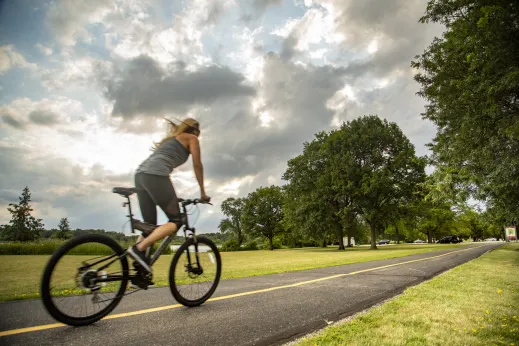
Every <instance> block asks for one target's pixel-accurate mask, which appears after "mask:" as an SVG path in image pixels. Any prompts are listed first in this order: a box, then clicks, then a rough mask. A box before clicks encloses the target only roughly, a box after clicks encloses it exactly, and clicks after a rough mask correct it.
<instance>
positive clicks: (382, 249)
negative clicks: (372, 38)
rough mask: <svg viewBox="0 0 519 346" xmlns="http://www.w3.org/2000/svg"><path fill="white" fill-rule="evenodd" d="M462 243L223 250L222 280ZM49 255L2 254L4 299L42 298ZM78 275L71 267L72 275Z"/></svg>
mask: <svg viewBox="0 0 519 346" xmlns="http://www.w3.org/2000/svg"><path fill="white" fill-rule="evenodd" d="M462 246H465V244H456V245H454V244H420V245H411V244H403V245H389V246H379V247H378V250H369V248H368V247H354V248H348V249H347V250H345V251H338V250H337V247H328V248H303V249H282V250H274V251H268V250H259V251H240V252H222V253H221V256H222V268H223V270H222V279H230V278H241V277H247V276H258V275H267V274H275V273H282V272H289V271H299V270H305V269H314V268H323V267H330V266H337V265H342V264H351V263H358V262H368V261H375V260H382V259H388V258H397V257H404V256H409V255H412V254H418V253H424V252H431V251H438V250H445V249H452V248H457V247H462ZM73 257H75V259H76V260H77V259H78V258H80V257H83V258H84V259H87V258H91V257H96V256H73ZM49 258H50V256H37V255H17V256H0V261H1V263H2V265H1V266H0V276H1V277H2V279H3V280H2V281H3V282H2V285H0V301H7V300H17V299H29V298H35V297H38V296H39V285H40V280H41V275H42V272H43V268H44V266H45V264H46V263H47V261H48V259H49ZM171 258H172V255H163V256H161V257H160V258H159V260H158V261H157V262H156V263H155V265H154V267H153V271H154V279H153V281H154V282H155V284H156V286H167V285H168V273H169V266H170V263H171ZM74 275H75V273H74V272H73V270H71V277H73V276H74Z"/></svg>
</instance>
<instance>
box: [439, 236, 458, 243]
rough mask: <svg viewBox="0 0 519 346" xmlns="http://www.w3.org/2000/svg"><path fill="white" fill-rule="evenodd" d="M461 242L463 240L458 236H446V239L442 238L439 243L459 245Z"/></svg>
mask: <svg viewBox="0 0 519 346" xmlns="http://www.w3.org/2000/svg"><path fill="white" fill-rule="evenodd" d="M461 241H462V240H461V239H460V237H458V236H457V235H448V236H445V237H443V238H441V239H440V240H438V241H437V243H440V244H457V243H461Z"/></svg>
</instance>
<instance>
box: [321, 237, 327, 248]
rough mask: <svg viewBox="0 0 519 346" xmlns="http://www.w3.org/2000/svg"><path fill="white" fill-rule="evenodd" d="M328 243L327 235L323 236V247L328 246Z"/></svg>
mask: <svg viewBox="0 0 519 346" xmlns="http://www.w3.org/2000/svg"><path fill="white" fill-rule="evenodd" d="M326 245H328V244H327V241H326V235H325V236H324V237H323V243H322V245H321V247H326Z"/></svg>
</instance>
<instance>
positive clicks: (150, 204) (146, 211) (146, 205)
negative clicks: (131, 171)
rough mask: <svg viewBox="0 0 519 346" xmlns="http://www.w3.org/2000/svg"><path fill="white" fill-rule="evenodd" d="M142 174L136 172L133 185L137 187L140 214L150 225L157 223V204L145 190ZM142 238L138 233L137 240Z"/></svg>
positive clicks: (139, 240)
mask: <svg viewBox="0 0 519 346" xmlns="http://www.w3.org/2000/svg"><path fill="white" fill-rule="evenodd" d="M142 180H143V175H142V173H137V174H136V175H135V187H136V188H138V189H139V191H138V192H137V199H138V200H139V208H140V209H141V215H142V219H143V221H144V222H147V223H150V224H152V225H156V224H157V206H156V205H155V202H154V201H153V199H152V198H151V196H150V194H149V193H148V191H146V189H145V187H144V185H143V184H142ZM143 239H144V237H143V236H142V235H139V238H137V242H141V241H142V240H143Z"/></svg>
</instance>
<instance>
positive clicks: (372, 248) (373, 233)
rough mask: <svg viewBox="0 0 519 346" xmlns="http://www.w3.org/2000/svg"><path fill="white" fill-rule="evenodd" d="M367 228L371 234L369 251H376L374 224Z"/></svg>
mask: <svg viewBox="0 0 519 346" xmlns="http://www.w3.org/2000/svg"><path fill="white" fill-rule="evenodd" d="M369 228H370V231H371V232H370V233H371V248H370V249H371V250H376V249H377V242H376V237H377V233H376V227H375V223H374V222H371V223H370V224H369Z"/></svg>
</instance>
